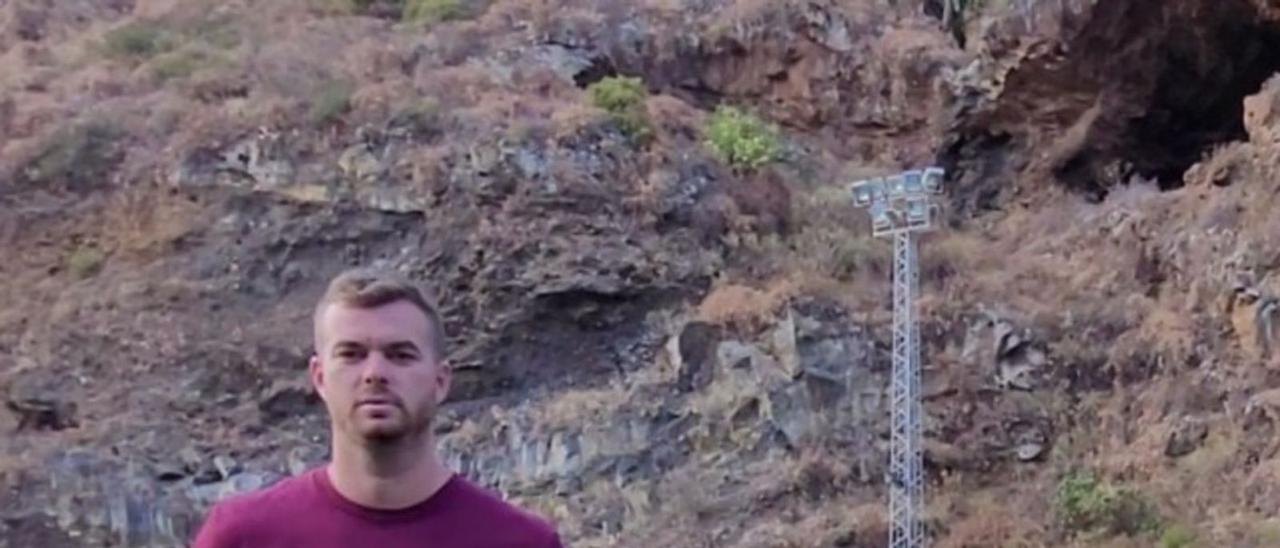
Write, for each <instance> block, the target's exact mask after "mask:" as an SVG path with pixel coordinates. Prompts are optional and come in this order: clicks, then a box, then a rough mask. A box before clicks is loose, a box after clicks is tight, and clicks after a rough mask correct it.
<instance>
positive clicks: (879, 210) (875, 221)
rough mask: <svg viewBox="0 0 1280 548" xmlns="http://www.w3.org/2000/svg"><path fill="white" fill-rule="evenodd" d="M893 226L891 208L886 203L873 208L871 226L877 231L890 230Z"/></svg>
mask: <svg viewBox="0 0 1280 548" xmlns="http://www.w3.org/2000/svg"><path fill="white" fill-rule="evenodd" d="M892 224H893V220H892V219H890V218H889V206H887V205H885V204H884V202H876V203H875V204H873V205H872V206H871V226H872V227H874V228H875V229H876V230H881V229H884V228H888V227H889V226H890V225H892Z"/></svg>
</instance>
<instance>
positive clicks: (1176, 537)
mask: <svg viewBox="0 0 1280 548" xmlns="http://www.w3.org/2000/svg"><path fill="white" fill-rule="evenodd" d="M1196 540H1197V539H1196V533H1195V531H1192V530H1191V529H1190V528H1188V527H1186V526H1184V525H1180V524H1179V525H1173V526H1170V527H1169V528H1168V529H1165V530H1164V534H1163V535H1160V548H1192V547H1194V546H1195V545H1196Z"/></svg>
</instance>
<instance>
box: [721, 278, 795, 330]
mask: <svg viewBox="0 0 1280 548" xmlns="http://www.w3.org/2000/svg"><path fill="white" fill-rule="evenodd" d="M798 290H799V287H797V285H796V284H795V282H794V281H792V280H790V279H783V280H777V281H774V282H773V283H771V284H769V285H768V286H766V287H765V288H763V289H757V288H753V287H749V286H744V285H736V284H722V285H719V286H717V287H714V288H712V289H711V291H710V292H708V293H707V296H706V297H704V298H703V299H702V302H701V303H700V304H699V305H698V310H697V317H698V319H699V320H702V321H705V322H709V323H713V324H717V325H729V326H737V327H742V328H746V329H751V328H756V327H760V326H762V325H764V324H765V323H767V322H768V321H769V320H770V319H771V318H773V317H774V315H775V314H777V313H778V312H779V311H780V310H781V309H782V307H783V306H784V305H786V304H787V303H788V302H789V301H790V300H791V299H792V298H793V297H794V296H795V295H796V294H797V293H798Z"/></svg>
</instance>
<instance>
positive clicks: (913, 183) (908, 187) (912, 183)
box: [902, 171, 924, 194]
mask: <svg viewBox="0 0 1280 548" xmlns="http://www.w3.org/2000/svg"><path fill="white" fill-rule="evenodd" d="M922 178H923V177H922V175H921V173H920V172H919V171H907V172H905V173H903V174H902V189H903V190H904V191H905V192H906V193H908V194H921V193H923V192H924V182H923V181H922Z"/></svg>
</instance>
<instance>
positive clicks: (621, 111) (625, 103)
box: [587, 76, 653, 140]
mask: <svg viewBox="0 0 1280 548" xmlns="http://www.w3.org/2000/svg"><path fill="white" fill-rule="evenodd" d="M587 93H588V94H590V95H591V103H592V104H593V105H595V106H596V107H598V108H600V109H603V110H604V111H606V112H608V113H609V115H610V116H611V117H612V118H613V120H614V121H615V122H616V123H617V124H618V126H619V127H621V128H622V131H623V132H625V133H626V134H627V135H629V136H631V137H633V138H636V139H639V140H647V139H648V138H650V137H652V136H653V130H652V128H651V127H650V125H649V115H648V112H647V111H646V110H645V104H644V101H645V98H646V97H648V95H649V90H647V89H645V86H644V82H643V81H642V80H640V78H637V77H628V76H610V77H607V78H604V79H602V80H600V81H598V82H595V83H593V84H591V85H590V86H587Z"/></svg>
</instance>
